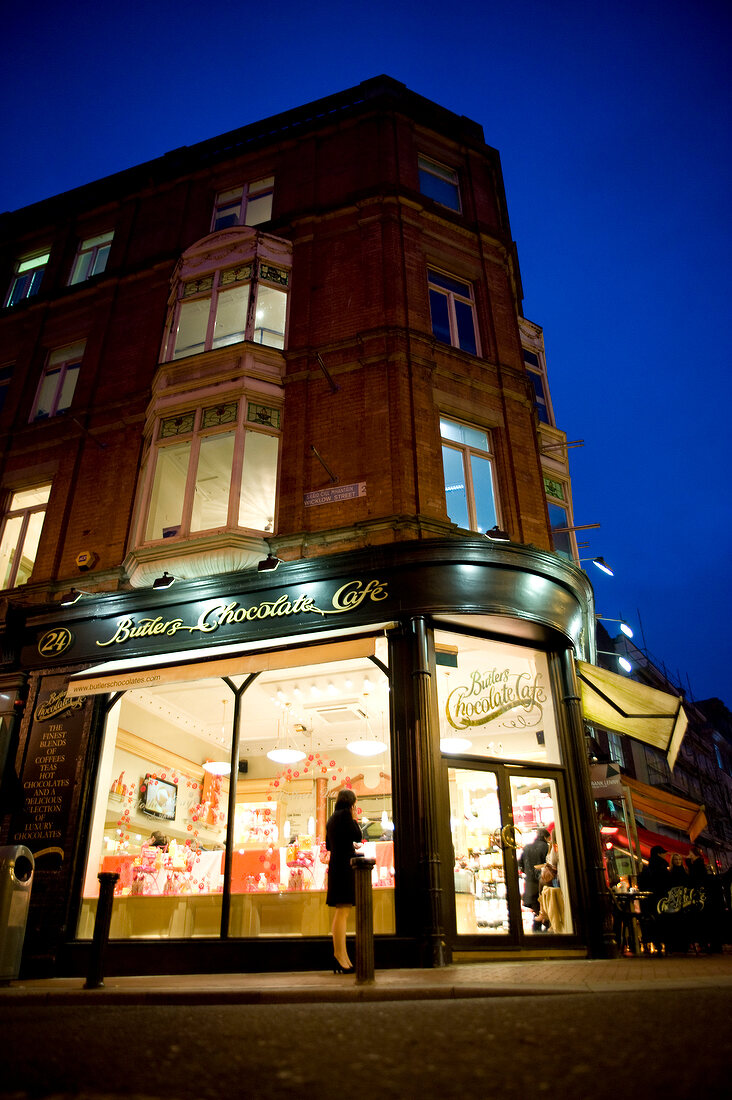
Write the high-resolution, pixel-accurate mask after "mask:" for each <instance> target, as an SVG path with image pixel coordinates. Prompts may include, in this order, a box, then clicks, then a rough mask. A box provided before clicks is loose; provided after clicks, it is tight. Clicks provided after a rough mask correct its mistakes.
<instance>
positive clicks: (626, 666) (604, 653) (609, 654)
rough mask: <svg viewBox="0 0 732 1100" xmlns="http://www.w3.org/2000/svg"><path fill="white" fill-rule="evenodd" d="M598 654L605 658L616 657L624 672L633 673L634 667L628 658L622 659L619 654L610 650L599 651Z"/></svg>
mask: <svg viewBox="0 0 732 1100" xmlns="http://www.w3.org/2000/svg"><path fill="white" fill-rule="evenodd" d="M597 652H598V654H602V656H603V657H615V658H616V660H617V662H618V664H619V665H620V667H621V668H622V670H623V672H632V671H633V666H632V665H631V663H630V661H629V660H628V659H627V657H621V656H620V654H619V653H613V652H612V650H610V649H598V651H597Z"/></svg>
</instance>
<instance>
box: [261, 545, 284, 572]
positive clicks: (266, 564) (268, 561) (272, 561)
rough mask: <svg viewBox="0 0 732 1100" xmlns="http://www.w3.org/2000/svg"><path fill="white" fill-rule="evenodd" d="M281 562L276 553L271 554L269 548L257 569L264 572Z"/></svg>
mask: <svg viewBox="0 0 732 1100" xmlns="http://www.w3.org/2000/svg"><path fill="white" fill-rule="evenodd" d="M281 563H282V559H281V558H278V557H277V555H276V554H273V553H272V551H271V550H270V552H269V554H267V557H266V558H264V560H263V561H260V563H259V565H258V566H257V569H258V570H259V572H260V573H266V572H268V571H270V570H272V569H276V568H277V566H278V565H281Z"/></svg>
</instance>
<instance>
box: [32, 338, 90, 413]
mask: <svg viewBox="0 0 732 1100" xmlns="http://www.w3.org/2000/svg"><path fill="white" fill-rule="evenodd" d="M85 351H86V340H78V341H77V342H76V343H74V344H65V345H64V346H63V347H61V348H56V349H55V350H54V351H50V352H49V353H48V355H47V357H46V363H45V365H44V367H43V370H42V371H41V377H40V379H39V381H38V388H37V389H36V396H35V398H34V399H33V405H32V407H31V414H30V416H29V417H28V423H29V424H35V423H38V422H40V421H42V420H51V419H52V418H53V417H54V416H59V415H61V414H62V413H65V412H67V411H68V410H69V409H70V408H71V405H72V402H73V400H74V393H75V392H76V386H77V384H78V381H79V373H80V371H81V364H82V360H83V358H84V352H85ZM64 353H66V354H64ZM71 370H75V371H76V378H75V379H74V384H73V387H72V389H71V393H70V394H69V395H68V402H67V404H65V405H64V406H63V407H62V408H59V401H60V400H61V398H62V396H63V394H64V387H65V383H66V379H67V377H68V375H69V372H70V371H71ZM56 373H57V374H58V380H57V383H56V386H55V390H54V396H53V400H52V401H51V403H50V408H49V410H48V412H47V413H45V414H44V415H42V416H39V415H38V403H39V401H40V400H41V395H42V393H43V389H44V385H45V382H46V380H47V379H48V378H49V377H50V376H51V375H52V374H56Z"/></svg>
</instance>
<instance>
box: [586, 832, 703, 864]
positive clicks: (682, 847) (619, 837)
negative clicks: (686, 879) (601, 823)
mask: <svg viewBox="0 0 732 1100" xmlns="http://www.w3.org/2000/svg"><path fill="white" fill-rule="evenodd" d="M637 829H638V840H639V842H640V846H641V853H642V854H643V857H644V859H648V858H649V857H650V854H651V848H655V847H656V846H657V845H658V846H659V847H660V848H665V849H666V851H667V852H678V853H679V855H682V856H685V855H688V852H689V844H688V842H684V841H683V840H674V838H673V837H670V836H662V834H661V833H652V832H651V831H650V829H644V828H643V826H642V825H638V826H637ZM605 839H606V840H608V841H612V842H613V844H618V845H619V846H620V847H621V848H627V850H628V851H629V852H630V851H631V845H630V842H629V841H628V835H627V833H626V832H625V829H623V828H618V831H617V833H615V834H613V835H612V836H607V837H606V838H605Z"/></svg>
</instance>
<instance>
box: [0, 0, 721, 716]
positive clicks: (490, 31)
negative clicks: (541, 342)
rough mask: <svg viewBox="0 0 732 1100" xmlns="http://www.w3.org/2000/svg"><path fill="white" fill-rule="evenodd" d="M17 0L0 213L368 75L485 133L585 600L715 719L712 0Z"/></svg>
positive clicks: (717, 444) (8, 52) (5, 96)
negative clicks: (556, 432)
mask: <svg viewBox="0 0 732 1100" xmlns="http://www.w3.org/2000/svg"><path fill="white" fill-rule="evenodd" d="M25 11H26V12H27V14H23V13H24V9H23V7H22V6H21V5H13V6H12V14H6V15H5V16H4V19H3V37H4V43H3V54H4V66H3V69H2V74H1V75H0V90H1V91H2V102H3V104H4V110H3V115H2V119H1V120H0V149H2V162H3V171H2V172H1V173H0V211H1V210H13V209H16V208H18V207H20V206H25V205H27V204H28V203H31V202H35V201H37V200H39V199H43V198H46V197H48V196H50V195H54V194H57V193H59V192H61V191H64V190H68V189H69V188H72V187H75V186H78V185H80V184H84V183H87V182H89V181H91V180H94V179H98V178H100V177H101V176H105V175H108V174H110V173H112V172H115V171H118V170H120V169H123V168H127V167H130V166H132V165H135V164H139V163H141V162H142V161H145V160H149V159H152V158H153V157H156V156H159V155H161V154H162V153H164V152H167V151H168V150H171V149H175V148H177V147H179V146H181V145H190V144H193V143H195V142H197V141H201V140H203V139H205V138H208V137H212V136H215V135H217V134H221V133H224V132H226V131H227V130H231V129H234V128H236V127H238V126H242V125H244V124H246V123H249V122H254V121H256V120H258V119H260V118H265V117H267V116H268V115H272V114H275V113H277V112H279V111H283V110H287V109H288V108H290V107H295V106H299V105H300V104H303V103H307V102H309V101H310V100H313V99H317V98H318V97H320V96H325V95H329V94H331V93H333V92H337V91H341V90H343V89H345V88H349V87H352V86H353V85H355V84H357V83H359V81H361V80H365V79H367V78H369V77H372V76H376V75H378V74H380V73H387V74H388V75H390V76H392V77H394V78H396V79H397V80H401V81H403V82H404V83H405V84H406V85H407V86H408V87H409V88H411V89H413V90H414V91H416V92H418V93H420V94H421V95H424V96H427V97H428V98H429V99H432V100H435V101H436V102H438V103H440V104H443V105H444V106H446V107H449V108H450V109H451V110H453V111H455V112H457V113H458V114H462V115H467V116H468V117H470V118H472V119H474V120H476V121H477V122H479V123H480V124H481V125H482V126H483V128H484V132H485V138H486V141H487V142H488V144H490V145H493V146H495V147H496V148H497V149H498V150H499V151H500V154H501V159H502V164H503V172H504V178H505V183H506V191H507V195H508V207H509V214H510V218H511V226H512V230H513V236H514V238H515V240H516V242H517V245H518V252H519V260H520V264H521V271H522V277H523V284H524V293H525V300H524V312H525V314H526V316H527V317H529V318H530V319H531V320H533V321H535V322H536V323H537V324H540V325H541V326H542V327H543V329H544V334H545V340H546V348H547V360H548V365H549V378H550V384H551V389H552V397H553V401H554V407H555V412H556V415H557V421H558V424H559V425H560V427H562V428H564V429H565V430H566V432H567V435H568V438H569V439H570V440H578V439H581V440H584V446H583V447H582V448H578V449H575V450H573V451H572V452H571V457H572V471H573V486H574V503H575V522H576V523H577V524H583V523H601V525H602V526H601V528H600V529H599V530H593V531H590V532H588V533H587V537H588V541H589V548H588V550H587V552H586V553H587V556H588V557H590V556H595V555H598V554H600V555H602V556H604V557H605V558H606V559H607V560H608V562H610V563H611V564H612V566H613V568H614V569H615V577H614V578H612V579H611V578H608V577H605V576H604V575H602V574H600V573H599V572H598V571H597V570H596V569H594V568H593V567H592V565H590V564H589V563H588V565H587V568H588V569H589V570H591V571H592V581H593V584H594V585H595V591H596V596H597V609H598V611H599V612H600V613H601V614H604V615H606V616H610V617H621V616H623V617H625V618H627V619H628V620H629V621H630V622H631V623H632V624H633V626H635V627H636V628H637V627H638V626H639V621H640V622H641V623H642V627H643V637H644V639H645V644H646V646H647V648H648V649H649V651H650V652H651V654H653V655H654V656H655V657H656V658H657V659H658V660H659V661H662V662H663V663H664V664H665V665H666V666H667V668H668V669H669V671H670V672H672V673H673V674H674V675H675V676H678V677H679V678H680V679H681V680H682V681H683V682H684V684H685V685H687V687H688V685H690V688H691V692H692V694H693V696H694V697H695V698H697V699H703V698H707V697H709V696H712V695H717V696H720V697H721V698H723V699H724V700H725V701H726V703H727V704H728V706H730V707H731V708H732V685H731V684H730V675H729V665H730V657H732V652H731V649H732V647H731V646H730V642H729V636H730V618H731V615H732V597H731V596H730V573H729V570H730V566H731V565H732V560H731V558H732V555H731V554H730V544H731V539H730V533H731V529H732V519H731V515H732V512H731V509H730V504H729V490H728V488H727V484H726V483H727V478H728V476H729V467H730V458H731V454H730V450H731V448H730V429H729V404H730V402H729V395H728V392H727V390H728V388H729V387H728V384H727V380H726V370H727V359H728V357H729V350H728V347H727V335H728V329H729V327H730V311H729V303H730V299H731V298H732V287H730V275H729V272H730V255H732V239H731V238H732V234H731V232H730V205H731V203H732V186H731V184H732V181H731V179H730V176H731V173H730V125H729V122H730V76H729V74H730V71H732V59H731V58H730V42H731V41H732V6H731V5H730V4H729V2H728V0H693V2H692V0H685V2H681V0H615V2H613V3H609V2H597V0H584V2H582V0H526V2H520V0H516V2H513V3H512V2H511V0H503V2H502V3H493V2H491V0H484V2H483V3H462V4H460V3H458V4H455V5H454V6H453V5H448V4H445V3H436V2H435V0H422V2H421V3H416V2H413V3H410V2H408V0H372V2H371V3H369V4H359V3H337V2H335V0H326V2H319V0H312V2H311V3H306V2H303V0H297V2H295V0H279V2H278V3H272V4H263V3H241V2H238V3H234V2H232V0H218V2H217V3H216V4H202V3H200V0H199V2H197V3H190V2H188V0H179V2H177V3H173V2H171V0H157V2H156V0H146V2H145V3H142V2H140V0H129V2H128V3H126V4H120V5H115V6H114V7H113V6H112V5H110V6H109V7H107V6H106V5H104V4H99V3H98V2H97V3H91V2H90V0H73V2H72V3H71V4H68V5H60V4H57V3H55V4H50V3H48V0H39V2H38V3H36V4H33V5H31V6H30V7H29V8H27V9H25ZM608 625H610V626H612V624H608ZM637 637H638V638H640V637H641V635H640V633H639V632H638V633H637ZM641 640H642V638H641Z"/></svg>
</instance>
